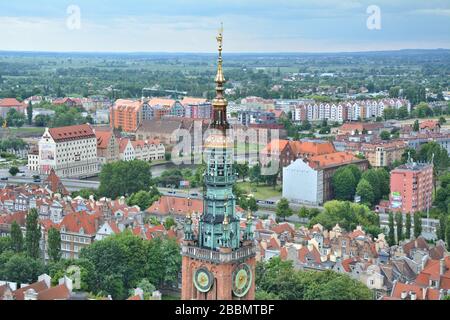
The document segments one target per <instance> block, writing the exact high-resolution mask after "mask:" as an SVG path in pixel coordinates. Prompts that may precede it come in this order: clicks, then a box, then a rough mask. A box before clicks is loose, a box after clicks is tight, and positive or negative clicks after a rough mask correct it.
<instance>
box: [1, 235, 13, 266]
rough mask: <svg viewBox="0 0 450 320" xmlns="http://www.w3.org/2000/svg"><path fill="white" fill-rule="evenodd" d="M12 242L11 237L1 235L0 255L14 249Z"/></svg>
mask: <svg viewBox="0 0 450 320" xmlns="http://www.w3.org/2000/svg"><path fill="white" fill-rule="evenodd" d="M11 242H12V241H11V237H0V256H1V255H2V253H4V252H7V251H10V250H12V244H11ZM0 269H1V268H0Z"/></svg>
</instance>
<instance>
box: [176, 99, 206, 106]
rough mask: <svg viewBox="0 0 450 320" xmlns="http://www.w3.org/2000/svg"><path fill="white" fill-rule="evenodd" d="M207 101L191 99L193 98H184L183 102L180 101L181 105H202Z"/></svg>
mask: <svg viewBox="0 0 450 320" xmlns="http://www.w3.org/2000/svg"><path fill="white" fill-rule="evenodd" d="M206 101H208V100H207V99H204V98H193V97H184V98H183V100H181V104H182V105H197V104H202V103H205V102H206Z"/></svg>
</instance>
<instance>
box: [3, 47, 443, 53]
mask: <svg viewBox="0 0 450 320" xmlns="http://www.w3.org/2000/svg"><path fill="white" fill-rule="evenodd" d="M406 51H450V47H449V48H404V49H384V50H361V51H226V50H225V51H224V52H223V55H239V54H242V55H252V54H264V55H266V54H279V55H295V54H299V55H304V54H312V55H320V54H352V53H357V54H358V53H390V52H392V53H395V52H406ZM3 53H37V54H40V53H42V54H52V53H55V54H109V55H120V54H129V55H133V54H189V55H215V54H217V52H215V51H210V52H207V51H76V50H73V51H41V50H2V49H0V54H3Z"/></svg>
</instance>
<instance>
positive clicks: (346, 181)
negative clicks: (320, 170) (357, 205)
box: [331, 166, 358, 200]
mask: <svg viewBox="0 0 450 320" xmlns="http://www.w3.org/2000/svg"><path fill="white" fill-rule="evenodd" d="M331 183H332V186H333V191H334V197H335V198H336V199H338V200H353V198H354V196H355V191H356V185H357V183H358V181H357V180H356V178H355V174H354V172H353V169H351V168H350V166H345V167H341V168H339V169H337V170H336V172H335V173H334V175H333V177H332V181H331Z"/></svg>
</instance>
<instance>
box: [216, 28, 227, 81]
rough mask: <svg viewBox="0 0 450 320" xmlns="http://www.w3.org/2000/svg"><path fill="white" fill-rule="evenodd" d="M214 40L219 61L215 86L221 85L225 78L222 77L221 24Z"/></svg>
mask: <svg viewBox="0 0 450 320" xmlns="http://www.w3.org/2000/svg"><path fill="white" fill-rule="evenodd" d="M216 39H217V44H218V45H219V60H218V63H217V75H216V82H217V84H223V83H224V82H225V77H224V75H223V69H222V62H223V60H222V44H223V23H221V27H220V29H219V35H218V36H217V37H216Z"/></svg>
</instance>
